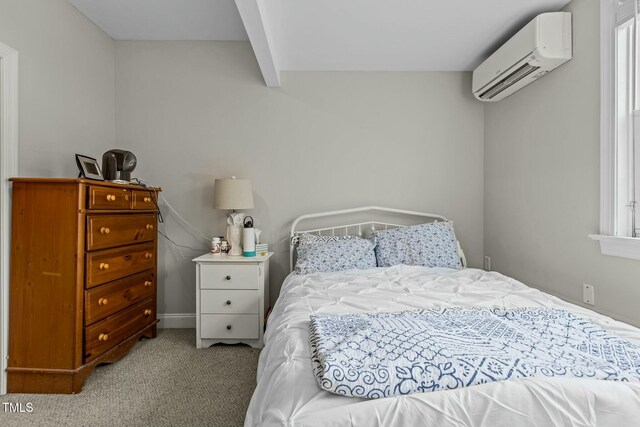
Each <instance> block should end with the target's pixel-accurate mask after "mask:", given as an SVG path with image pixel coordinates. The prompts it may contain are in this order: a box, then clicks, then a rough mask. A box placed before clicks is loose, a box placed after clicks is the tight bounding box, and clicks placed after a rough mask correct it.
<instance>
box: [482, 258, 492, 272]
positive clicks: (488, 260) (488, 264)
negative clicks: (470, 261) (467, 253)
mask: <svg viewBox="0 0 640 427" xmlns="http://www.w3.org/2000/svg"><path fill="white" fill-rule="evenodd" d="M484 269H485V270H486V271H491V257H490V256H486V257H484Z"/></svg>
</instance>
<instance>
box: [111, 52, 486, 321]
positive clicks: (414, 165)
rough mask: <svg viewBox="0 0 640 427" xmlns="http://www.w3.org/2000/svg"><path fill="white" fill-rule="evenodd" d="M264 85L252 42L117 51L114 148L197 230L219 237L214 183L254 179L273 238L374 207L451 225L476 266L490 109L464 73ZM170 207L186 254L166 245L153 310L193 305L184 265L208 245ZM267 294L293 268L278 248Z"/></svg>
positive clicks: (170, 227)
mask: <svg viewBox="0 0 640 427" xmlns="http://www.w3.org/2000/svg"><path fill="white" fill-rule="evenodd" d="M282 80H283V84H282V87H281V88H278V89H272V88H267V87H265V85H264V82H263V80H262V77H261V74H260V71H259V69H258V67H257V64H256V60H255V56H254V54H253V52H252V50H251V46H250V45H249V44H248V43H245V42H116V123H117V126H116V140H117V145H118V146H121V147H123V148H127V149H131V150H132V151H134V152H135V153H136V155H137V156H138V160H139V167H138V169H137V170H136V174H137V175H139V176H140V177H142V178H145V179H147V180H148V181H150V182H151V183H153V184H155V185H159V186H161V187H162V188H163V194H164V195H165V196H166V198H167V199H168V200H169V202H170V203H171V204H172V205H173V206H174V207H175V208H176V209H177V210H178V211H179V212H180V213H181V214H182V215H183V216H184V217H185V218H186V219H188V220H189V221H190V222H191V223H192V224H193V225H194V226H195V227H196V228H197V229H198V230H201V231H202V232H203V233H205V234H208V235H210V234H216V235H221V234H223V233H224V229H225V213H224V212H220V211H216V210H214V209H213V207H212V203H213V180H214V178H216V177H229V176H231V175H237V176H238V177H243V178H250V179H251V180H253V184H254V192H255V201H256V208H255V209H254V210H252V211H250V212H249V213H250V214H251V215H253V216H254V218H255V219H256V222H257V226H258V227H259V228H261V229H263V230H265V237H266V240H267V241H268V242H270V243H273V242H275V241H278V240H280V239H283V238H286V237H287V233H288V227H289V226H290V223H291V221H292V220H293V219H294V218H295V217H297V216H299V215H302V214H305V213H311V212H318V211H327V210H333V209H342V208H347V207H357V206H363V205H369V204H376V205H382V206H390V207H398V208H405V209H413V210H420V211H430V212H435V213H441V214H444V215H446V216H448V217H449V218H451V219H452V220H454V221H455V225H456V230H457V232H458V234H459V238H460V240H461V242H462V244H463V246H464V249H465V251H466V252H467V254H468V257H469V261H470V262H471V264H472V265H474V266H480V265H481V259H482V224H483V223H482V194H483V184H482V182H483V162H482V157H483V143H482V140H483V107H482V104H480V103H478V102H476V101H474V100H473V98H472V96H471V88H470V83H471V81H470V80H471V79H470V73H428V72H425V73H347V72H345V73H284V74H283V76H282ZM163 211H164V212H165V219H166V220H167V221H166V225H165V230H166V232H167V233H168V234H169V236H170V237H171V238H172V239H174V240H175V241H176V242H177V243H179V244H181V245H185V246H191V247H194V248H197V250H189V249H185V248H183V249H182V252H183V254H184V255H185V257H186V259H183V258H182V257H181V256H180V255H179V254H177V253H176V252H175V251H174V250H172V249H170V248H169V247H168V246H167V244H166V241H165V240H164V239H162V240H161V245H160V251H161V252H160V266H161V272H160V280H159V292H160V297H159V311H160V312H164V313H189V312H194V310H195V289H194V287H195V285H194V280H195V272H194V266H193V264H192V262H191V261H190V258H191V257H193V256H195V255H197V254H199V253H201V252H203V251H204V250H206V249H205V246H204V243H205V242H204V240H203V239H202V238H199V236H198V235H197V233H194V232H192V231H190V230H189V229H188V228H187V227H185V226H182V225H180V224H179V222H178V221H176V220H175V217H174V216H173V215H172V214H170V213H167V209H166V208H163ZM275 250H276V252H277V254H276V256H275V259H273V261H272V263H271V289H272V292H271V299H272V301H273V300H274V299H275V298H276V296H277V293H278V291H279V286H280V283H281V282H282V279H283V278H284V276H285V274H287V272H288V244H287V243H286V242H282V243H281V244H279V245H278V246H277V247H276V248H275Z"/></svg>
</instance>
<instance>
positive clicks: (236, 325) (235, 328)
mask: <svg viewBox="0 0 640 427" xmlns="http://www.w3.org/2000/svg"><path fill="white" fill-rule="evenodd" d="M259 325H260V322H259V321H258V315H256V314H203V315H202V316H201V320H200V335H201V338H220V339H258V338H259V337H260V331H259V327H260V326H259Z"/></svg>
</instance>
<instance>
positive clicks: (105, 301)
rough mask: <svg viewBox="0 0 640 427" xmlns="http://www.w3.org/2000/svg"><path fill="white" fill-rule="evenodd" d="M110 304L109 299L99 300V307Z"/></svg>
mask: <svg viewBox="0 0 640 427" xmlns="http://www.w3.org/2000/svg"><path fill="white" fill-rule="evenodd" d="M108 302H109V300H108V299H107V298H100V299H99V300H98V305H107V303H108Z"/></svg>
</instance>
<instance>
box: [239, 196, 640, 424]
mask: <svg viewBox="0 0 640 427" xmlns="http://www.w3.org/2000/svg"><path fill="white" fill-rule="evenodd" d="M349 212H379V213H380V212H382V213H394V214H398V215H406V216H412V217H416V218H422V219H423V220H424V219H425V218H432V219H438V220H441V219H442V220H446V219H445V218H443V217H441V216H439V215H432V214H422V213H417V212H407V211H397V210H392V209H385V208H360V209H357V210H350V211H338V212H332V213H323V214H317V215H309V216H305V217H301V218H299V219H298V220H296V222H294V225H293V226H292V245H295V243H296V237H297V236H298V235H299V234H301V233H316V234H322V233H325V234H331V235H333V234H335V233H345V234H347V233H349V232H350V230H353V229H355V230H356V232H357V233H362V232H363V230H371V229H372V228H376V227H378V228H379V227H383V228H388V227H402V226H403V225H404V224H398V223H393V222H373V221H368V222H355V223H347V224H346V225H338V226H336V225H335V224H334V225H333V226H329V227H316V228H312V229H305V230H300V229H299V228H300V227H299V226H300V223H301V222H304V220H307V219H311V220H313V219H316V218H325V219H326V218H328V217H333V216H338V214H339V215H342V214H344V213H349ZM292 252H293V251H292ZM459 252H460V256H461V257H462V258H464V254H463V252H462V250H461V249H460V251H459ZM294 261H295V260H294V258H293V254H292V259H291V264H292V266H293V264H294ZM440 307H503V308H517V307H550V308H559V309H566V310H568V311H570V312H571V313H574V314H576V315H578V316H581V317H583V318H585V319H589V320H591V321H592V322H594V323H595V324H596V325H599V326H601V327H602V328H604V329H606V330H607V331H609V332H612V333H614V334H616V335H618V336H620V337H622V338H624V339H625V340H628V341H629V342H631V343H633V344H638V345H640V330H639V329H637V328H635V327H632V326H630V325H627V324H624V323H621V322H618V321H615V320H613V319H611V318H608V317H605V316H602V315H600V314H597V313H595V312H593V311H591V310H587V309H585V308H582V307H579V306H576V305H573V304H569V303H567V302H564V301H562V300H560V299H559V298H556V297H554V296H551V295H548V294H546V293H544V292H541V291H538V290H536V289H533V288H530V287H527V286H526V285H524V284H522V283H520V282H518V281H516V280H514V279H511V278H509V277H506V276H504V275H502V274H499V273H497V272H486V271H483V270H478V269H474V268H463V269H460V270H458V269H447V268H426V267H417V266H407V265H396V266H392V267H385V268H371V269H366V270H348V271H341V272H329V273H314V274H306V275H299V274H291V275H289V276H288V277H287V279H286V280H285V282H284V283H283V285H282V288H281V292H280V296H279V299H278V301H277V303H276V304H275V306H274V309H273V312H272V313H271V316H270V318H269V322H268V326H267V331H266V333H265V347H264V349H263V351H262V353H261V355H260V361H259V366H258V374H257V387H256V390H255V392H254V395H253V397H252V400H251V403H250V406H249V409H248V412H247V416H246V420H245V426H269V425H280V426H282V425H286V426H315V425H317V426H387V425H407V426H408V425H434V426H436V425H437V426H449V425H451V426H514V425H517V426H552V425H553V426H561V425H571V426H595V425H598V426H609V425H611V426H614V425H615V426H625V425H637V423H638V422H639V421H638V418H639V417H640V383H638V382H620V381H602V380H592V379H573V378H537V377H536V378H524V379H514V380H508V381H499V382H491V383H487V384H482V385H476V386H472V387H466V388H459V389H455V390H447V391H436V392H425V393H415V394H410V395H407V396H395V397H387V398H381V399H361V398H354V397H345V396H339V395H336V394H332V393H329V392H327V391H325V390H323V389H321V388H320V387H319V385H318V382H317V380H316V378H315V377H314V374H313V371H312V368H311V365H312V363H311V354H310V348H309V323H310V316H312V315H318V314H351V313H379V312H398V311H402V310H419V309H424V308H440Z"/></svg>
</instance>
